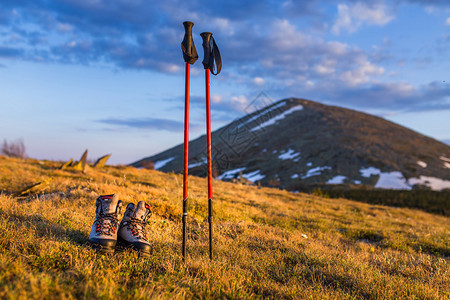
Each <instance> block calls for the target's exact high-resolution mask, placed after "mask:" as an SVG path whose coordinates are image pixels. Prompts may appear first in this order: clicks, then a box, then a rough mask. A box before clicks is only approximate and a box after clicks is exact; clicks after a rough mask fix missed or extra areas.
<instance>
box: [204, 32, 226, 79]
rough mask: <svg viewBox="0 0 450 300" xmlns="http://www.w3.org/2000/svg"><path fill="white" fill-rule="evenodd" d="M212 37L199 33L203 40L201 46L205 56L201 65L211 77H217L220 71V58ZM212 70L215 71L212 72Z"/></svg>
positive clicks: (210, 34) (209, 33)
mask: <svg viewBox="0 0 450 300" xmlns="http://www.w3.org/2000/svg"><path fill="white" fill-rule="evenodd" d="M212 35H213V34H212V33H211V32H202V33H200V36H201V37H202V39H203V43H202V46H203V52H204V55H205V56H204V58H203V61H202V64H203V67H204V68H205V70H206V69H209V70H210V71H211V73H212V74H213V75H217V74H219V73H220V70H221V69H222V58H221V57H220V52H219V48H218V47H217V45H216V41H215V40H214V38H213V36H212ZM214 69H216V70H215V71H214Z"/></svg>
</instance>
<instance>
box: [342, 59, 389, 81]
mask: <svg viewBox="0 0 450 300" xmlns="http://www.w3.org/2000/svg"><path fill="white" fill-rule="evenodd" d="M383 73H384V68H382V67H378V66H376V65H374V64H372V63H371V62H369V61H367V60H365V59H364V60H362V61H361V62H358V66H357V68H356V69H353V70H348V71H345V72H343V73H342V74H341V76H340V79H341V80H342V81H343V82H345V83H346V84H347V85H349V86H356V85H360V84H364V83H368V82H370V79H371V77H372V76H378V75H383Z"/></svg>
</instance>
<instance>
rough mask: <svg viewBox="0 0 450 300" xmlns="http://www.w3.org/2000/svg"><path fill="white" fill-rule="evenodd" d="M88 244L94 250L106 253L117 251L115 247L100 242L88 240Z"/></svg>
mask: <svg viewBox="0 0 450 300" xmlns="http://www.w3.org/2000/svg"><path fill="white" fill-rule="evenodd" d="M88 245H89V246H90V247H91V248H92V249H94V250H96V251H98V252H101V253H104V254H114V251H115V248H109V247H105V246H103V245H100V244H97V243H93V242H88Z"/></svg>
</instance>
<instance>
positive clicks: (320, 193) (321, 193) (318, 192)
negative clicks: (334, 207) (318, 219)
mask: <svg viewBox="0 0 450 300" xmlns="http://www.w3.org/2000/svg"><path fill="white" fill-rule="evenodd" d="M313 195H314V196H318V197H323V198H330V195H329V194H328V193H327V192H324V191H322V189H321V188H317V189H315V190H314V191H313Z"/></svg>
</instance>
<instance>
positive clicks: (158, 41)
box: [0, 0, 450, 163]
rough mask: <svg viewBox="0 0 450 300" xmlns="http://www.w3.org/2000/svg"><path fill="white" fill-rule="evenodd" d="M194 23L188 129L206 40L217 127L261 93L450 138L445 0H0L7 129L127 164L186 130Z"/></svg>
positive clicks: (1, 94) (74, 153)
mask: <svg viewBox="0 0 450 300" xmlns="http://www.w3.org/2000/svg"><path fill="white" fill-rule="evenodd" d="M185 20H190V21H193V22H194V23H195V25H194V36H195V43H196V46H197V50H198V51H199V54H200V59H199V61H197V63H196V64H194V65H193V66H192V67H191V75H192V77H191V138H195V137H197V136H199V135H201V134H203V132H204V131H205V125H204V122H205V117H204V109H205V108H204V88H203V87H204V77H203V76H204V75H203V68H202V64H201V59H202V56H203V53H202V52H203V51H202V47H201V38H200V36H199V34H200V33H201V32H203V31H211V32H213V33H214V37H215V39H216V42H217V43H218V45H219V48H220V50H221V54H222V59H223V68H222V73H221V74H220V75H219V76H217V77H213V78H211V94H212V109H213V113H212V122H213V125H212V126H213V129H214V128H218V127H220V126H222V125H224V124H226V123H227V122H229V121H232V120H234V119H235V118H237V117H239V116H242V115H244V112H245V108H246V107H247V106H248V105H249V104H250V103H251V102H252V101H253V99H254V98H255V97H257V95H259V94H260V93H261V92H264V93H266V94H267V95H269V96H270V97H271V98H272V99H274V100H279V99H283V98H288V97H299V98H307V99H311V100H315V101H319V102H322V103H325V104H332V105H338V106H342V107H347V108H352V109H356V110H360V111H364V112H368V113H371V114H376V115H379V116H382V117H384V118H386V119H388V120H391V121H394V122H396V123H399V124H401V125H404V126H406V127H408V128H411V129H414V130H416V131H418V132H420V133H423V134H425V135H428V136H431V137H433V138H436V139H438V140H446V141H450V76H449V74H450V72H449V71H448V70H449V69H450V50H449V49H450V2H449V1H446V0H441V1H439V0H434V1H433V0H428V1H426V0H423V1H421V0H391V1H387V0H386V1H384V0H373V1H356V0H348V1H337V0H336V1H318V0H317V1H316V0H311V1H293V0H287V1H269V0H266V1H265V0H258V1H253V0H252V1H240V0H230V1H205V0H196V1H180V0H166V1H159V2H156V1H148V0H147V1H144V0H108V1H106V0H59V1H50V0H35V1H25V0H2V1H1V3H0V105H1V109H0V122H1V127H0V128H1V129H0V139H2V140H3V139H7V140H9V141H12V140H16V139H18V138H22V139H23V140H24V142H25V145H26V147H27V153H28V155H29V156H31V157H35V158H42V159H55V160H65V159H69V158H70V157H74V158H75V159H77V158H79V156H81V154H82V152H83V151H84V149H86V148H88V149H89V151H90V157H91V158H97V157H99V156H101V155H103V154H107V153H112V157H111V160H110V162H112V163H131V162H133V161H135V160H138V159H140V158H142V157H145V156H149V155H152V154H155V153H157V152H159V151H162V150H165V149H167V148H168V147H171V146H174V145H177V144H179V143H181V142H182V140H183V132H182V126H183V107H184V106H183V105H184V102H183V101H184V99H183V97H184V61H183V59H182V52H181V49H180V43H181V40H182V38H183V34H184V30H183V26H182V22H183V21H185Z"/></svg>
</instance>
